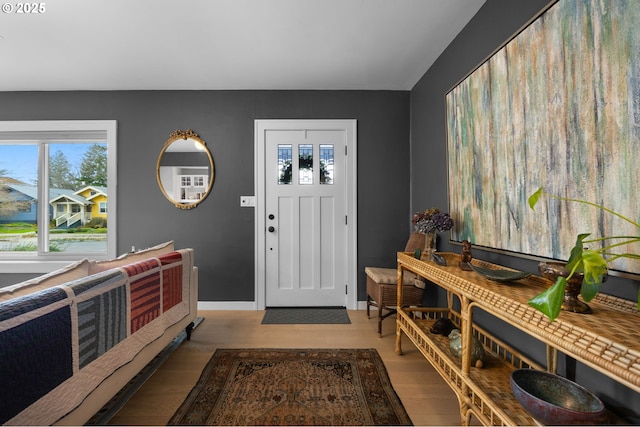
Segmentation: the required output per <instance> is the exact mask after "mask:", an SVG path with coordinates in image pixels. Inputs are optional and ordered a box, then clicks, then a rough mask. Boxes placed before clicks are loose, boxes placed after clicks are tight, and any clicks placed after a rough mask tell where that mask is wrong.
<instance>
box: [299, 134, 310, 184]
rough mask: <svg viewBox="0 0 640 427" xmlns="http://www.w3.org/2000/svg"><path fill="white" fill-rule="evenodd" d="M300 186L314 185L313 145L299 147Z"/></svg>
mask: <svg viewBox="0 0 640 427" xmlns="http://www.w3.org/2000/svg"><path fill="white" fill-rule="evenodd" d="M298 167H299V168H300V171H299V174H298V183H299V184H303V185H304V184H313V145H311V144H300V145H298Z"/></svg>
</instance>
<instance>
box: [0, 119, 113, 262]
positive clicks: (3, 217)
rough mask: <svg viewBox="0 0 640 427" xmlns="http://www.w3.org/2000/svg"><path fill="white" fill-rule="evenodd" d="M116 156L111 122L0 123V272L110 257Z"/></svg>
mask: <svg viewBox="0 0 640 427" xmlns="http://www.w3.org/2000/svg"><path fill="white" fill-rule="evenodd" d="M116 159H117V158H116V122H115V121H20V122H18V121H15V122H1V121H0V236H2V239H0V273H13V272H19V273H45V272H48V271H52V270H54V269H56V268H59V267H61V266H63V265H66V264H68V263H69V262H71V261H74V260H78V259H83V258H94V259H107V258H113V257H115V256H116V224H117V222H116V218H115V212H116V209H115V208H114V203H116V192H115V189H116V165H117V162H116ZM107 204H111V206H112V209H111V210H112V213H111V214H109V215H108V216H107ZM16 261H19V264H18V263H17V262H16Z"/></svg>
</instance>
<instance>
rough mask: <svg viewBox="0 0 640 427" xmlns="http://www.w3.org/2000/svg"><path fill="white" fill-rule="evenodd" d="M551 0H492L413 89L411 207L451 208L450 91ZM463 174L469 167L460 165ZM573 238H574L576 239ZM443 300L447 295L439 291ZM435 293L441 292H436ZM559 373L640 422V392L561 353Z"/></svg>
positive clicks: (515, 336) (620, 282)
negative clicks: (447, 113)
mask: <svg viewBox="0 0 640 427" xmlns="http://www.w3.org/2000/svg"><path fill="white" fill-rule="evenodd" d="M548 3H549V2H548V0H529V1H513V0H487V2H486V3H485V4H484V5H483V7H482V8H481V9H480V10H479V11H478V13H477V14H476V15H475V16H474V17H473V19H472V20H471V21H470V22H469V24H468V25H467V26H466V27H465V28H464V29H463V31H461V32H460V34H458V36H457V37H456V39H455V40H454V41H453V42H452V43H451V44H450V45H449V47H448V48H447V49H446V50H445V51H444V52H443V53H442V55H441V56H440V57H439V58H438V60H437V61H436V63H435V64H434V65H433V66H432V67H431V68H430V69H429V70H428V71H427V72H426V73H425V75H424V76H423V77H422V79H421V80H420V81H419V82H418V83H417V84H416V85H415V87H414V88H413V90H412V91H411V185H412V187H411V211H412V212H414V211H418V210H422V209H425V208H427V207H432V206H437V207H440V208H441V209H442V208H444V209H447V206H448V199H447V164H446V129H445V126H446V122H445V99H444V97H445V94H446V93H447V92H448V91H449V90H450V89H451V88H453V87H454V86H455V85H456V84H457V83H458V82H459V81H460V80H462V79H463V78H464V77H465V76H466V75H467V74H468V73H469V72H471V71H472V70H473V69H474V68H475V67H476V66H477V65H479V64H480V63H481V62H483V61H484V59H485V58H487V57H488V56H489V55H490V54H491V53H492V52H494V51H495V50H496V49H498V48H499V47H500V46H501V45H502V44H503V43H504V42H506V41H507V40H508V39H510V38H511V37H512V36H513V35H514V34H515V33H516V32H517V31H518V30H519V29H520V28H521V27H523V26H524V25H525V24H527V23H528V22H529V21H530V20H531V19H533V18H534V17H535V16H536V15H537V14H538V13H539V11H541V10H542V9H544V8H545V6H546V5H547V4H548ZM460 173H461V174H463V173H464V171H460ZM445 240H446V239H442V240H441V241H440V242H439V244H438V249H439V250H449V251H452V252H460V246H459V245H457V244H451V243H450V242H447V241H445ZM572 243H573V242H571V244H572ZM473 253H474V257H476V258H479V259H483V260H487V261H491V262H495V263H497V264H501V265H506V266H509V267H513V268H517V269H520V270H524V271H531V272H534V273H535V272H537V265H538V261H534V260H530V259H524V258H520V257H515V256H508V255H505V254H499V253H495V252H488V251H480V250H478V249H475V248H474V250H473ZM602 289H603V290H604V291H605V292H607V293H612V294H616V295H619V296H622V297H625V298H629V299H634V300H635V298H636V296H637V292H638V283H637V282H636V281H632V280H625V279H621V278H618V277H615V278H610V280H609V281H608V282H607V283H606V284H605V286H604V287H603V288H602ZM438 297H439V298H440V300H442V299H443V296H442V295H439V296H438ZM434 298H436V296H434ZM474 319H475V320H476V321H477V322H478V323H480V324H482V325H483V326H484V327H486V328H487V329H489V330H492V331H494V333H495V334H496V335H497V336H499V337H502V338H503V339H504V340H505V341H507V342H509V343H511V344H512V345H514V346H515V347H517V348H519V349H520V350H521V351H523V352H524V353H525V354H527V355H529V356H530V357H533V358H534V359H536V360H538V361H539V362H540V363H544V361H545V348H544V346H543V345H541V344H540V343H539V342H537V341H535V340H531V339H530V338H529V337H528V336H527V335H526V334H523V333H521V332H520V331H518V330H516V329H515V328H512V327H509V326H507V325H505V324H503V323H501V322H499V321H496V320H495V319H493V318H491V317H490V316H487V315H485V314H483V313H482V312H478V313H476V314H474ZM559 363H560V373H561V374H563V375H566V376H568V377H570V378H573V379H575V380H577V381H578V382H579V383H580V384H582V385H584V386H585V387H587V388H589V389H591V390H593V391H594V392H596V393H597V394H598V395H599V396H600V397H601V398H602V399H603V400H604V401H605V402H606V403H607V404H608V405H609V406H610V407H614V408H617V409H618V412H620V413H621V414H623V415H624V416H625V417H627V418H629V419H630V420H631V421H632V423H633V424H638V422H639V420H640V414H639V412H638V408H640V395H639V394H638V393H635V392H633V391H631V390H629V389H628V388H626V387H624V386H620V385H618V384H617V383H615V382H614V381H611V380H610V379H608V378H606V377H604V376H603V375H601V374H599V373H597V372H595V371H594V370H592V369H591V368H589V367H587V366H584V365H582V364H580V363H576V362H575V361H574V360H572V359H569V358H565V357H564V356H561V357H560V358H559Z"/></svg>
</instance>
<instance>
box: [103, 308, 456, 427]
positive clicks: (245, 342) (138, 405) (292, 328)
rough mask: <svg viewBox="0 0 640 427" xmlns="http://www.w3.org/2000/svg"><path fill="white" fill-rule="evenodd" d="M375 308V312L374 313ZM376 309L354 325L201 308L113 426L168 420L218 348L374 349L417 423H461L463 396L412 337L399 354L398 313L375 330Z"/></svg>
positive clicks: (357, 315) (355, 315) (354, 318)
mask: <svg viewBox="0 0 640 427" xmlns="http://www.w3.org/2000/svg"><path fill="white" fill-rule="evenodd" d="M374 313H375V312H374ZM374 313H372V317H371V319H367V315H366V312H365V311H364V310H362V311H349V317H350V319H351V324H349V325H262V324H260V322H261V320H262V316H263V315H264V312H263V311H201V312H199V313H198V315H199V316H201V317H203V318H204V320H203V321H202V323H201V324H200V325H199V326H198V327H197V328H196V329H195V330H194V331H193V334H192V336H191V341H185V342H184V343H183V344H182V345H180V347H179V348H178V349H177V350H176V351H175V352H173V353H172V354H171V356H170V357H169V358H168V359H167V360H166V361H165V363H164V364H163V365H162V366H161V367H160V368H159V369H158V370H157V371H156V372H155V373H154V374H153V376H152V377H151V378H149V380H148V381H147V382H146V383H145V384H144V385H143V386H142V388H141V389H140V390H138V392H137V393H136V394H135V395H134V396H133V397H132V398H131V399H130V400H129V402H127V404H126V405H125V406H124V407H123V408H122V409H121V410H120V411H119V412H118V413H117V414H116V415H115V416H114V417H113V418H112V419H111V421H110V423H109V424H112V425H166V423H167V422H168V421H169V419H170V418H171V416H172V415H173V413H174V412H175V411H176V409H177V408H178V407H179V406H180V404H181V403H182V402H183V400H184V399H185V397H186V396H187V394H188V393H189V392H190V391H191V389H192V387H193V386H194V385H195V383H196V381H197V380H198V378H199V377H200V373H201V372H202V369H203V368H204V366H205V365H206V363H207V362H208V361H209V359H210V358H211V356H212V354H213V352H214V351H215V350H216V349H217V348H269V347H271V348H375V349H376V350H377V351H378V353H379V354H380V357H382V360H383V361H384V364H385V366H386V368H387V372H388V373H389V377H390V378H391V382H392V384H393V387H394V389H395V390H396V393H397V394H398V396H399V397H400V399H401V400H402V403H403V405H404V407H405V408H406V410H407V412H408V413H409V416H410V417H411V420H412V421H413V423H414V424H415V425H460V414H459V408H458V400H457V399H456V397H455V394H454V393H453V392H452V391H451V389H450V388H449V387H448V385H447V384H446V383H445V382H444V381H443V380H442V378H440V376H439V375H438V374H437V373H436V371H435V370H434V369H433V368H432V367H431V365H430V364H429V363H428V362H427V361H426V360H425V359H424V357H423V356H422V355H421V354H420V352H419V351H418V350H417V349H416V348H415V346H414V345H413V344H412V343H411V342H410V341H409V339H408V338H406V337H404V338H403V341H402V343H403V351H404V354H403V355H402V356H399V355H397V354H396V353H395V323H394V318H388V319H387V320H385V321H384V322H383V324H382V328H383V336H382V338H379V337H378V334H377V333H376V328H377V319H376V318H375V316H374Z"/></svg>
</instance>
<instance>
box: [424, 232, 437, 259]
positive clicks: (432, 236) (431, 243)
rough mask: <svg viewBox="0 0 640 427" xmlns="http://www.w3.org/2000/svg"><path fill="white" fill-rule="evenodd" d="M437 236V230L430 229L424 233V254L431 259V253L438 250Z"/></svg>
mask: <svg viewBox="0 0 640 427" xmlns="http://www.w3.org/2000/svg"><path fill="white" fill-rule="evenodd" d="M437 236H438V235H437V234H436V232H435V231H430V232H428V233H426V234H425V235H424V254H425V255H426V256H427V259H431V255H433V253H434V252H435V251H436V240H437Z"/></svg>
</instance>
